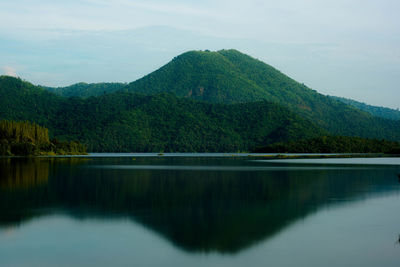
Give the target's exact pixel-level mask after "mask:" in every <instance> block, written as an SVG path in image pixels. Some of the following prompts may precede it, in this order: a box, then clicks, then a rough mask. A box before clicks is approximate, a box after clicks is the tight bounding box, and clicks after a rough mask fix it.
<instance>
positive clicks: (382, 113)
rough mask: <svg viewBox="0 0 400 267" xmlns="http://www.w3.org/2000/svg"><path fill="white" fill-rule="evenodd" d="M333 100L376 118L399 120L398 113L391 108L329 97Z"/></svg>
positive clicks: (399, 115)
mask: <svg viewBox="0 0 400 267" xmlns="http://www.w3.org/2000/svg"><path fill="white" fill-rule="evenodd" d="M331 97H332V98H333V99H336V100H339V101H341V102H343V103H345V104H347V105H350V106H353V107H355V108H358V109H360V110H363V111H365V112H368V113H370V114H372V115H373V116H376V117H381V118H385V119H389V120H400V111H399V110H396V109H391V108H385V107H377V106H371V105H368V104H365V103H362V102H358V101H355V100H352V99H348V98H344V97H337V96H331Z"/></svg>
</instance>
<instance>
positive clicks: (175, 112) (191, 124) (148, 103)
mask: <svg viewBox="0 0 400 267" xmlns="http://www.w3.org/2000/svg"><path fill="white" fill-rule="evenodd" d="M4 80H7V84H10V86H9V87H8V89H5V87H1V86H0V88H3V89H4V90H2V91H0V95H2V94H3V91H7V93H8V95H13V96H12V97H10V99H15V102H10V103H8V100H7V99H6V98H3V97H2V98H0V105H3V103H6V102H7V103H8V109H7V112H3V111H4V110H0V111H1V113H0V118H3V119H14V117H15V116H21V115H20V112H19V110H21V109H22V110H24V109H26V110H30V111H31V110H35V109H36V108H37V109H38V110H43V112H41V113H39V114H37V113H35V112H33V111H32V114H30V113H29V112H23V113H22V114H23V115H24V116H25V117H24V118H23V119H25V120H30V121H34V120H40V121H44V122H45V123H44V124H43V125H44V126H46V127H47V128H49V130H50V133H51V134H52V136H54V137H57V138H59V139H61V140H68V139H69V140H79V141H81V142H83V143H84V144H86V145H87V146H88V150H89V151H103V152H104V151H118V152H127V151H182V152H183V151H219V152H227V151H248V150H251V149H252V148H254V147H256V146H261V145H262V144H268V143H272V142H279V141H285V140H297V139H302V138H307V137H314V136H318V135H321V134H323V133H325V131H323V130H321V129H320V128H318V127H317V126H315V125H314V124H313V123H311V122H310V121H308V120H306V119H303V118H301V117H300V116H298V115H297V114H295V113H293V112H291V111H290V110H288V109H287V108H285V107H282V106H280V105H278V104H273V103H269V102H266V101H260V102H256V103H240V104H234V105H227V104H210V103H202V102H196V101H193V100H191V99H185V98H177V97H176V96H174V95H171V94H165V93H164V94H158V95H154V96H145V95H138V94H135V93H132V92H122V91H121V92H116V93H113V94H107V95H102V96H99V97H90V98H88V99H82V98H61V97H59V96H56V95H54V94H50V93H47V92H46V93H47V94H45V96H46V97H49V100H48V102H49V103H52V107H51V108H49V109H47V107H48V104H47V103H46V102H43V101H41V100H40V98H35V97H33V96H35V95H36V94H37V92H42V91H41V90H40V88H36V87H34V86H32V85H31V84H29V83H26V82H24V81H22V80H20V79H15V78H11V77H4ZM11 85H12V86H11ZM24 86H27V87H28V89H26V88H24ZM30 89H32V90H30ZM30 95H31V98H29V96H30ZM23 96H25V97H27V98H29V99H30V101H27V102H24V103H21V102H18V101H17V100H18V99H21V98H23Z"/></svg>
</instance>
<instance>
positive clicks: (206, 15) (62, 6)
mask: <svg viewBox="0 0 400 267" xmlns="http://www.w3.org/2000/svg"><path fill="white" fill-rule="evenodd" d="M399 10H400V1H398V0H380V1H377V0H280V1H276V0H274V1H270V0H264V1H261V0H247V1H243V0H241V1H238V0H229V1H228V0H213V1H211V0H196V1H194V0H185V1H183V0H163V1H161V0H147V1H137V0H111V1H106V0H13V1H10V0H0V74H6V75H12V76H19V77H21V78H22V79H25V80H28V81H30V82H32V83H34V84H41V85H47V86H66V85H70V84H73V83H76V82H131V81H134V80H136V79H138V78H141V77H142V76H144V75H146V74H148V73H150V72H152V71H154V70H156V69H157V68H159V67H161V66H162V65H164V64H166V63H167V62H168V61H170V60H171V59H172V58H173V57H175V56H177V55H179V54H180V53H183V52H185V51H188V50H205V49H210V50H219V49H230V48H234V49H238V50H240V51H242V52H244V53H246V54H249V55H251V56H253V57H255V58H258V59H260V60H262V61H264V62H266V63H267V64H270V65H272V66H274V67H275V68H277V69H279V70H280V71H282V72H283V73H285V74H287V75H288V76H290V77H292V78H293V79H295V80H297V81H299V82H302V83H304V84H306V85H307V86H309V87H310V88H312V89H315V90H317V91H319V92H320V93H323V94H329V95H336V96H343V97H348V98H352V99H355V100H359V101H362V102H366V103H369V104H373V105H378V106H387V107H391V108H399V107H400V103H399V101H398V100H399V99H400V86H399V85H400V19H399V16H398V11H399Z"/></svg>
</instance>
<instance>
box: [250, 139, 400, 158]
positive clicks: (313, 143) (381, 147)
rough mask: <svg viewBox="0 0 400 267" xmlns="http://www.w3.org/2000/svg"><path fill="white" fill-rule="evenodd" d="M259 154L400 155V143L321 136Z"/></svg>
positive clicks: (262, 149) (259, 149)
mask: <svg viewBox="0 0 400 267" xmlns="http://www.w3.org/2000/svg"><path fill="white" fill-rule="evenodd" d="M255 152H259V153H389V154H400V143H399V142H393V141H386V140H378V139H367V138H360V137H347V136H320V137H316V138H311V139H303V140H297V141H289V142H280V143H275V144H271V145H268V146H265V147H260V148H258V149H256V150H255Z"/></svg>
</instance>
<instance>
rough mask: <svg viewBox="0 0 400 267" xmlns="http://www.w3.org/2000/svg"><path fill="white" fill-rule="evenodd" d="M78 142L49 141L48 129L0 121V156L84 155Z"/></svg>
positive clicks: (34, 125)
mask: <svg viewBox="0 0 400 267" xmlns="http://www.w3.org/2000/svg"><path fill="white" fill-rule="evenodd" d="M85 152H86V148H85V146H83V145H82V144H80V143H78V142H58V141H57V140H55V141H53V140H52V141H49V135H48V129H46V128H43V127H40V126H38V125H37V124H35V123H30V122H27V121H25V122H15V121H6V120H3V121H0V155H3V156H12V155H18V156H29V155H40V154H61V155H64V154H84V153H85Z"/></svg>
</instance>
